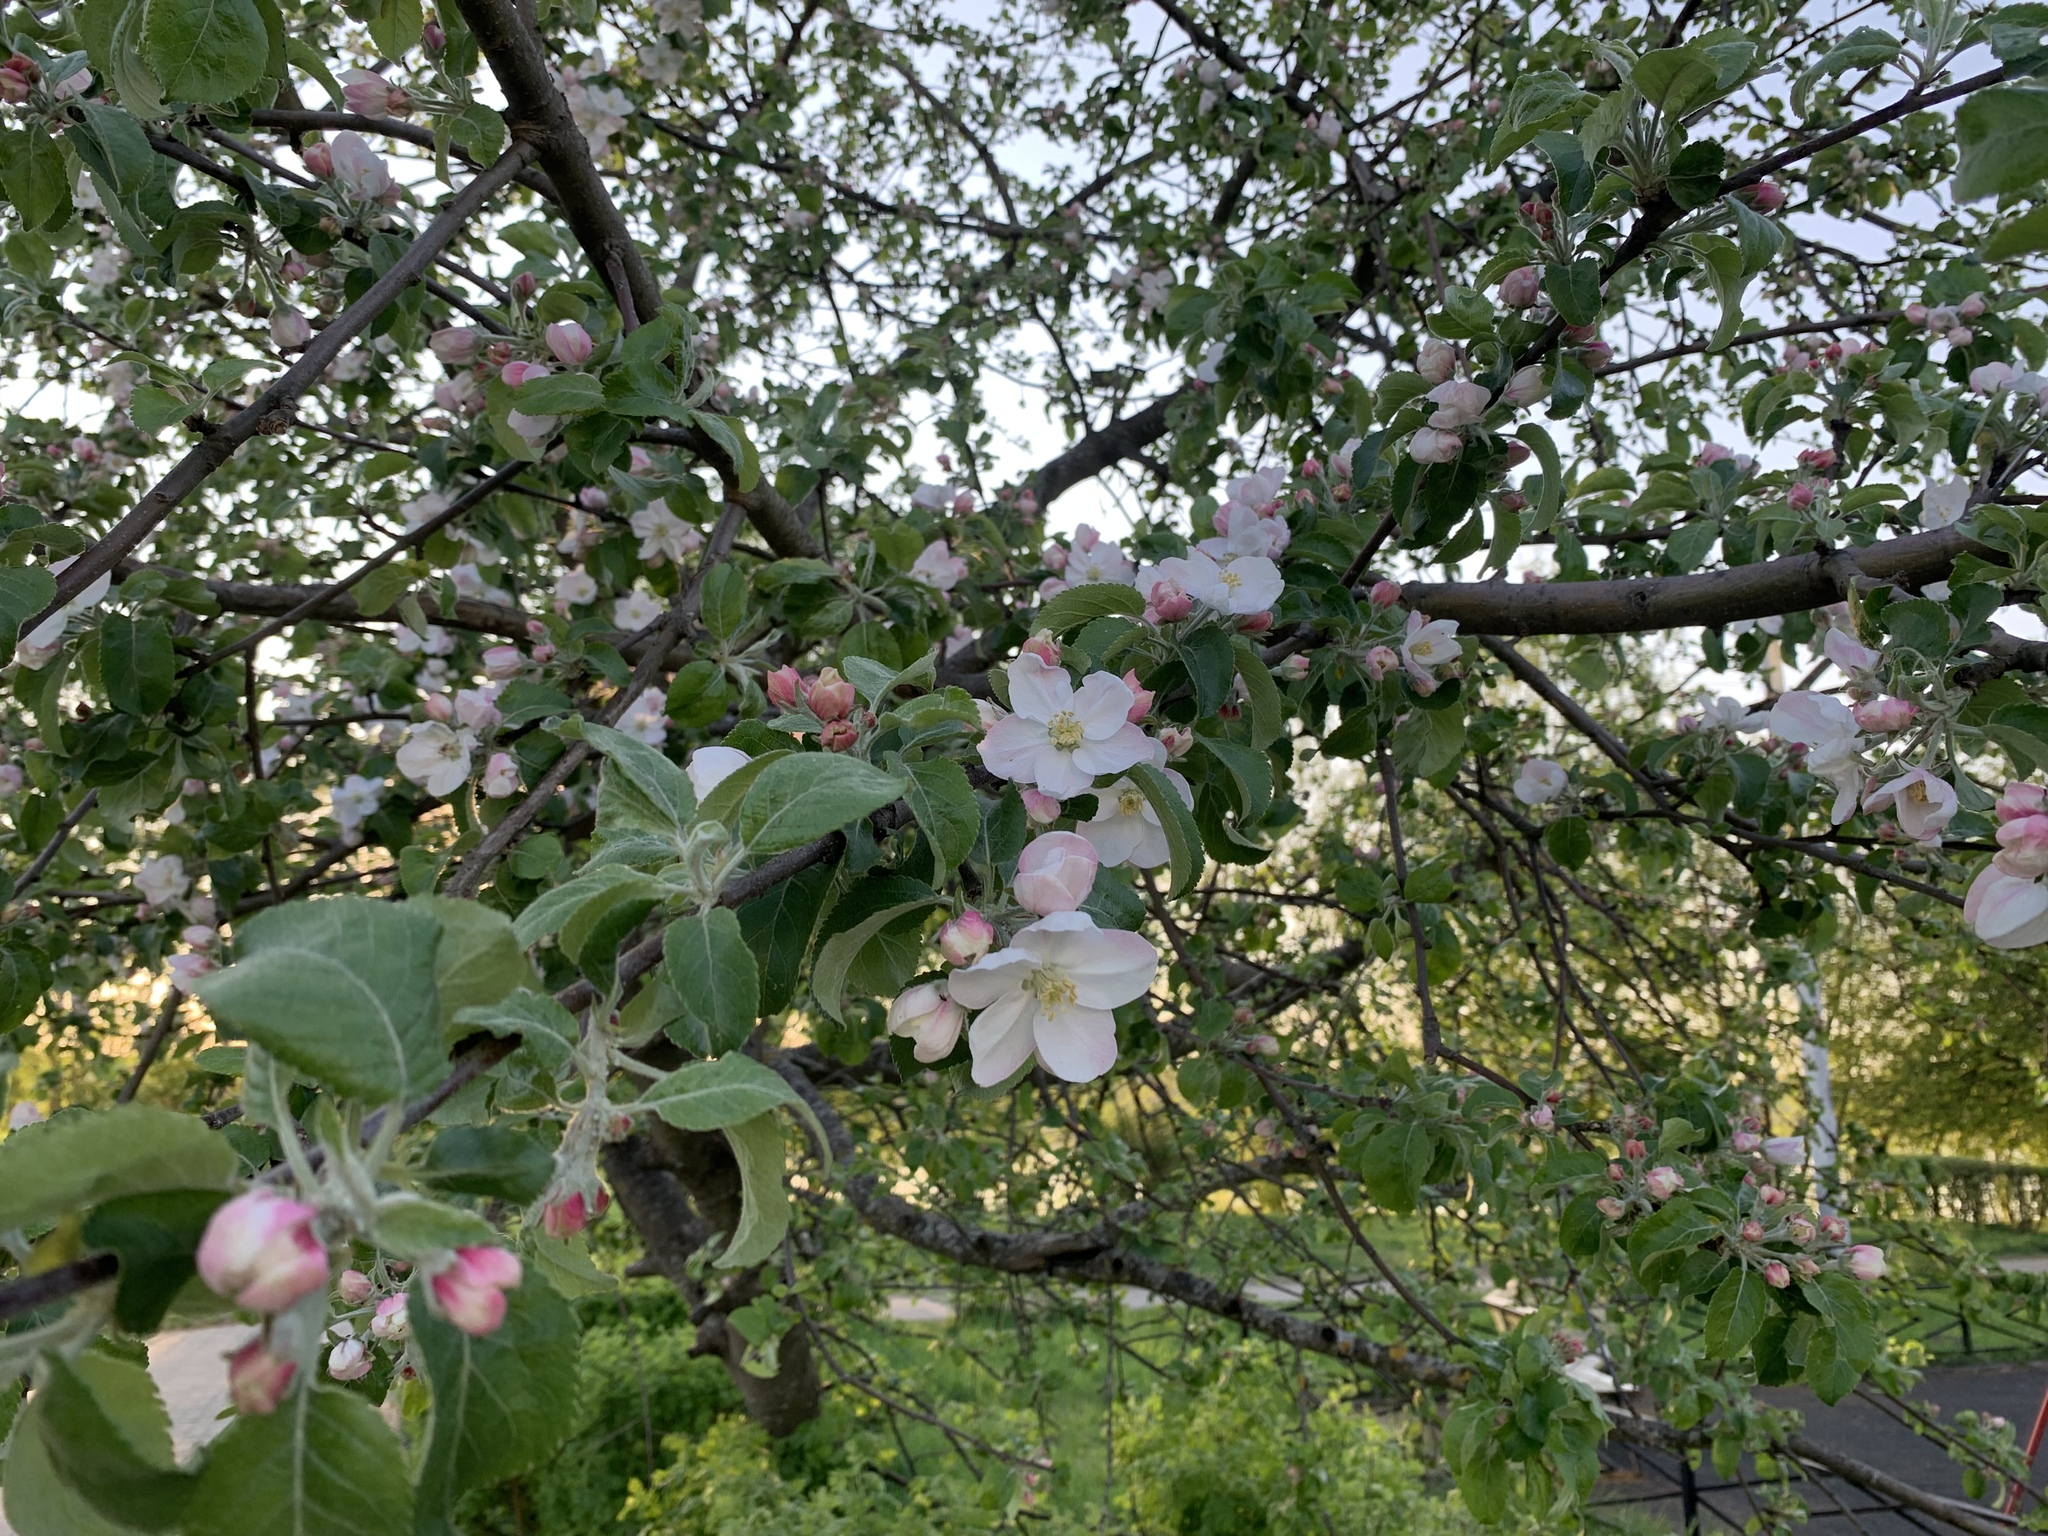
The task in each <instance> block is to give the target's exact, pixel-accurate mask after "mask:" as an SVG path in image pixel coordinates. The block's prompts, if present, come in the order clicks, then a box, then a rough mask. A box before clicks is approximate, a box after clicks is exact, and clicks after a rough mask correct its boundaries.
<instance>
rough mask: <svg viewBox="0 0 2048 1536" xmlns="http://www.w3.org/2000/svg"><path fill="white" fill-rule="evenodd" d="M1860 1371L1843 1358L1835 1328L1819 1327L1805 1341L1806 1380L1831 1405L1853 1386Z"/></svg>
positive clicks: (1816, 1393)
mask: <svg viewBox="0 0 2048 1536" xmlns="http://www.w3.org/2000/svg"><path fill="white" fill-rule="evenodd" d="M1862 1375H1863V1373H1862V1372H1861V1371H1860V1370H1858V1369H1857V1368H1856V1367H1855V1366H1854V1365H1852V1364H1850V1363H1849V1361H1848V1360H1847V1359H1846V1358H1844V1355H1843V1351H1842V1341H1841V1339H1840V1337H1839V1336H1838V1335H1837V1333H1836V1330H1835V1329H1833V1328H1828V1327H1818V1328H1815V1329H1814V1330H1813V1335H1812V1337H1810V1338H1809V1339H1808V1340H1807V1341H1806V1384H1807V1385H1808V1386H1809V1387H1811V1388H1812V1389H1813V1395H1814V1396H1815V1397H1817V1398H1819V1399H1820V1400H1821V1401H1822V1402H1824V1403H1826V1404H1827V1405H1828V1406H1829V1407H1830V1408H1832V1407H1834V1405H1835V1404H1836V1403H1839V1402H1840V1401H1841V1400H1842V1399H1843V1398H1845V1397H1847V1396H1848V1395H1849V1394H1850V1393H1851V1392H1853V1391H1855V1390H1856V1383H1857V1382H1858V1381H1859V1380H1860V1379H1861V1378H1862Z"/></svg>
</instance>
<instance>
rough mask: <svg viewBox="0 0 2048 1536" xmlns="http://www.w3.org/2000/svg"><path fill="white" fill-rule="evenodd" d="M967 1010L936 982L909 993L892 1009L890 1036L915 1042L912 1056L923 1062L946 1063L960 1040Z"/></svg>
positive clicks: (919, 986)
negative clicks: (898, 1036)
mask: <svg viewBox="0 0 2048 1536" xmlns="http://www.w3.org/2000/svg"><path fill="white" fill-rule="evenodd" d="M966 1021H967V1010H966V1009H964V1008H962V1007H961V1006H960V1005H959V1004H958V1003H956V1002H954V1001H953V1000H952V999H951V998H950V997H948V996H946V993H945V990H944V989H943V988H942V987H939V986H937V985H935V984H933V983H932V982H928V981H927V982H921V983H919V984H918V985H917V986H914V987H910V988H907V989H905V990H904V991H903V992H901V993H899V994H898V995H897V998H896V1001H895V1002H893V1003H891V1004H890V1005H889V1033H890V1034H892V1035H901V1036H903V1037H904V1038H906V1039H908V1040H910V1041H912V1042H914V1043H913V1044H912V1046H911V1048H910V1054H911V1055H913V1056H915V1057H916V1058H917V1059H918V1060H919V1061H922V1062H926V1063H930V1062H935V1061H944V1060H945V1059H946V1058H947V1057H948V1056H950V1055H952V1054H953V1047H954V1045H956V1044H957V1043H958V1042H959V1039H960V1026H961V1025H962V1024H964V1023H965V1022H966Z"/></svg>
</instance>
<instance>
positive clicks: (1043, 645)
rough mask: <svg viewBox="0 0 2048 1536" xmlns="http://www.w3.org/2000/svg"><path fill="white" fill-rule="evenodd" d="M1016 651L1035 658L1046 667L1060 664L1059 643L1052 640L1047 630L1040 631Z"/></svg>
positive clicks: (1050, 632)
mask: <svg viewBox="0 0 2048 1536" xmlns="http://www.w3.org/2000/svg"><path fill="white" fill-rule="evenodd" d="M1017 649H1018V651H1019V653H1020V654H1022V655H1025V656H1036V657H1037V658H1038V659H1039V660H1040V661H1042V662H1044V663H1045V664H1046V665H1047V666H1048V667H1056V666H1058V665H1059V664H1060V643H1059V641H1057V640H1055V639H1054V638H1053V636H1052V631H1051V630H1049V629H1041V630H1040V631H1038V633H1037V634H1035V635H1033V636H1032V637H1031V638H1030V639H1029V640H1026V641H1025V642H1024V643H1023V644H1022V645H1021V646H1019V647H1018V648H1017Z"/></svg>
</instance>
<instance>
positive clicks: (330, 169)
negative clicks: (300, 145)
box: [299, 144, 334, 181]
mask: <svg viewBox="0 0 2048 1536" xmlns="http://www.w3.org/2000/svg"><path fill="white" fill-rule="evenodd" d="M299 159H301V160H302V161H304V162H305V165H306V169H307V170H309V171H311V172H312V173H313V174H314V175H315V176H318V177H319V178H320V179H321V180H323V181H325V180H326V179H327V178H328V177H329V176H332V175H333V174H334V151H333V150H331V149H329V148H328V147H327V146H326V145H325V144H308V145H307V146H306V147H305V148H304V149H302V150H300V151H299Z"/></svg>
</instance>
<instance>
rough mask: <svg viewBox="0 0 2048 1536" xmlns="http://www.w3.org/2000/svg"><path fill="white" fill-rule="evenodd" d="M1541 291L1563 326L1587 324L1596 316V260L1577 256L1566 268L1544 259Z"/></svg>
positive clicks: (1597, 300) (1598, 304)
mask: <svg viewBox="0 0 2048 1536" xmlns="http://www.w3.org/2000/svg"><path fill="white" fill-rule="evenodd" d="M1543 291H1544V292H1545V293H1547V294H1548V295H1550V302H1551V305H1552V306H1553V307H1554V308H1555V309H1556V310H1557V313H1558V317H1559V318H1560V319H1562V320H1563V321H1564V322H1565V324H1567V325H1591V324H1592V323H1593V322H1594V321H1596V320H1598V319H1599V318H1600V262H1599V260H1598V259H1597V258H1596V257H1592V256H1581V257H1580V258H1579V259H1578V260H1577V261H1575V262H1573V263H1572V264H1571V265H1570V266H1569V267H1563V266H1559V265H1558V264H1557V263H1556V262H1554V261H1552V262H1546V263H1545V264H1544V267H1543Z"/></svg>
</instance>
